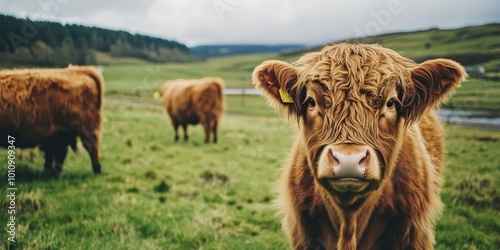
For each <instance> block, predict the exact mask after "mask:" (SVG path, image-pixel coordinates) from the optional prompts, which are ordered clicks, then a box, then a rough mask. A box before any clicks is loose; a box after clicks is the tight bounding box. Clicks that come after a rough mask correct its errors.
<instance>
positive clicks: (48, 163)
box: [42, 148, 54, 173]
mask: <svg viewBox="0 0 500 250" xmlns="http://www.w3.org/2000/svg"><path fill="white" fill-rule="evenodd" d="M42 151H43V153H44V154H45V163H44V165H43V168H44V169H45V172H46V173H49V172H52V162H53V161H54V154H53V153H52V152H51V150H50V149H48V148H44V149H42Z"/></svg>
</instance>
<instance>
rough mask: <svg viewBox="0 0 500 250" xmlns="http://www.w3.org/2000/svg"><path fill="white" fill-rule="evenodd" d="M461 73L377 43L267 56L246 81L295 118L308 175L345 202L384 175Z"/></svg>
mask: <svg viewBox="0 0 500 250" xmlns="http://www.w3.org/2000/svg"><path fill="white" fill-rule="evenodd" d="M465 76H466V74H465V72H464V70H463V68H462V66H460V65H459V64H457V63H455V62H453V61H450V60H445V59H438V60H433V61H427V62H424V63H422V64H420V65H417V64H415V63H414V62H412V61H411V60H408V59H406V58H404V57H402V56H400V55H399V54H397V53H396V52H394V51H392V50H389V49H385V48H383V47H381V46H379V45H361V44H356V45H354V44H352V45H351V44H338V45H333V46H327V47H325V48H324V49H323V50H322V51H320V52H315V53H309V54H307V55H305V56H303V57H302V58H301V59H299V60H298V61H297V62H296V64H294V65H293V66H292V65H290V64H288V63H286V62H282V61H266V62H264V63H262V64H261V65H259V66H258V67H256V68H255V70H254V73H253V83H254V85H255V86H256V88H257V89H260V90H262V91H263V93H264V95H265V96H266V97H267V99H268V100H269V102H270V105H271V106H273V107H274V108H276V109H278V110H281V111H282V112H284V113H286V114H288V116H290V117H294V118H297V121H298V123H299V126H300V128H301V129H300V131H301V133H302V136H303V139H304V142H305V147H306V149H307V161H308V165H309V168H310V170H311V172H312V173H313V176H314V178H315V179H316V181H317V182H318V183H319V184H321V186H323V187H324V188H325V189H326V190H327V191H328V192H329V193H330V194H332V196H333V197H334V198H336V201H337V202H338V203H339V204H342V205H346V206H348V205H351V204H354V203H355V202H356V201H358V200H359V199H360V198H362V197H364V196H365V195H366V194H368V193H369V192H370V191H373V190H375V189H377V188H378V187H379V185H380V184H381V183H382V182H383V181H384V180H385V179H387V177H388V176H390V175H391V172H392V171H393V169H394V167H395V165H396V164H395V163H396V159H397V156H398V154H399V152H400V148H401V145H402V140H403V137H404V133H405V132H406V131H407V129H408V128H409V127H410V126H412V124H414V123H415V122H417V121H418V120H419V118H420V117H421V116H422V115H423V114H425V113H426V112H427V111H429V110H430V109H431V108H433V107H434V106H436V105H439V103H441V102H442V100H443V99H444V98H445V97H446V96H448V95H449V94H450V93H451V92H452V91H453V89H454V88H455V87H456V86H458V85H459V84H460V82H461V81H462V80H463V79H464V78H465Z"/></svg>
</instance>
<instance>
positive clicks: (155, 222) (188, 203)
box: [0, 55, 500, 249]
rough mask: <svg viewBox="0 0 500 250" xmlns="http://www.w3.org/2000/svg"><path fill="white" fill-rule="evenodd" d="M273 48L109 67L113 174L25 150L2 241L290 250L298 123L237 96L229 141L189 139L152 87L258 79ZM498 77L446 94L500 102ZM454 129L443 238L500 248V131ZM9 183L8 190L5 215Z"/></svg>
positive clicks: (108, 164)
mask: <svg viewBox="0 0 500 250" xmlns="http://www.w3.org/2000/svg"><path fill="white" fill-rule="evenodd" d="M266 58H273V55H256V56H246V57H231V58H218V59H212V60H209V61H205V62H197V63H189V64H158V65H156V64H137V65H133V64H128V65H111V66H106V67H105V68H104V76H105V79H106V102H105V110H104V111H105V116H106V122H105V123H104V131H103V137H102V144H101V163H102V169H103V174H102V175H100V176H94V175H93V173H92V170H91V166H90V160H89V158H88V156H87V154H86V152H85V150H84V149H83V147H82V146H81V145H79V150H78V152H76V153H75V152H70V153H69V154H68V158H67V160H66V162H65V166H64V168H65V169H64V172H63V175H62V178H61V179H60V180H58V179H56V178H54V177H51V176H49V175H47V174H45V173H44V172H43V155H42V154H41V153H40V152H39V151H38V150H37V149H25V150H22V149H17V150H16V187H17V189H18V190H17V196H16V204H17V206H18V207H17V215H16V223H17V224H16V227H17V240H18V242H17V243H15V244H10V245H9V243H8V242H7V241H6V240H5V239H6V238H7V235H6V234H5V231H6V230H3V231H2V243H1V244H2V247H4V248H6V249H9V248H10V249H14V248H15V249H288V243H287V240H286V237H285V235H284V233H282V231H281V223H280V216H279V215H277V210H276V208H275V206H274V203H273V202H274V199H275V197H276V192H275V186H276V182H277V180H278V179H279V177H280V174H281V170H282V165H283V163H284V162H285V160H286V158H287V154H288V152H289V149H290V146H291V143H292V140H293V134H294V133H295V131H296V124H295V123H294V122H293V121H290V122H288V121H287V119H286V118H285V117H280V115H276V114H275V113H274V111H272V110H271V109H270V108H268V107H267V105H266V102H265V100H264V99H263V98H262V97H260V96H245V97H241V96H229V97H227V112H226V114H225V115H224V117H223V120H222V124H221V127H220V134H219V143H218V144H208V145H206V144H204V143H203V132H202V128H201V127H200V126H196V127H189V131H190V141H189V142H178V143H174V141H173V129H172V126H171V125H170V122H169V121H168V120H167V118H166V116H165V114H164V111H163V108H162V107H161V105H160V102H159V101H158V100H155V99H153V98H152V94H153V92H154V91H155V90H156V89H157V88H158V87H159V86H160V85H161V83H162V82H163V81H165V80H167V79H174V78H194V77H202V76H205V75H218V76H221V77H223V78H224V79H225V80H226V85H227V87H234V88H236V87H238V88H239V87H251V85H250V79H249V74H250V73H251V70H252V69H253V67H255V66H256V65H257V64H258V63H260V62H261V61H263V60H265V59H266ZM274 58H276V57H274ZM285 59H287V60H288V61H290V60H289V59H288V58H285ZM498 84H499V83H498V82H490V81H485V80H476V79H471V80H470V81H468V82H466V83H464V86H463V88H461V89H459V90H458V91H457V95H456V96H455V98H453V99H451V100H450V101H449V102H448V103H447V104H446V105H447V106H453V107H456V108H472V107H471V106H472V105H475V106H474V107H473V108H476V109H491V110H496V111H498V108H499V107H500V104H499V103H498V100H499V95H500V93H499V91H498V87H497V86H498ZM472 86H486V87H484V88H483V90H478V89H480V88H474V87H472ZM491 89H493V90H491ZM445 129H446V145H447V155H446V158H445V170H444V179H445V184H444V188H443V192H442V199H443V201H444V203H445V209H444V211H443V215H442V217H441V218H440V220H439V221H438V224H437V227H436V237H437V244H436V249H497V248H498V246H500V239H499V238H498V232H500V185H499V184H498V176H500V157H499V156H498V149H499V148H500V131H491V130H481V129H474V128H464V127H460V126H455V125H446V127H445ZM6 162H7V152H6V150H5V149H0V166H1V167H2V169H3V171H2V174H0V178H1V179H2V181H1V182H0V183H5V180H7V174H6V167H4V166H5V164H6ZM2 186H3V185H2ZM3 187H4V186H3ZM7 194H8V193H7V190H6V189H5V188H2V189H0V196H1V197H3V198H2V199H0V207H1V208H2V209H1V211H2V213H0V221H1V222H2V223H3V222H5V221H7V220H8V214H7V213H6V212H4V211H5V210H6V209H5V208H7V207H8V200H7V198H5V197H7Z"/></svg>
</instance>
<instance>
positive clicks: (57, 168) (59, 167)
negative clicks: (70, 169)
mask: <svg viewBox="0 0 500 250" xmlns="http://www.w3.org/2000/svg"><path fill="white" fill-rule="evenodd" d="M66 155H68V146H66V145H57V147H56V148H54V163H53V165H52V170H53V171H54V173H55V174H56V176H57V177H60V176H61V173H62V171H63V164H64V160H65V159H66Z"/></svg>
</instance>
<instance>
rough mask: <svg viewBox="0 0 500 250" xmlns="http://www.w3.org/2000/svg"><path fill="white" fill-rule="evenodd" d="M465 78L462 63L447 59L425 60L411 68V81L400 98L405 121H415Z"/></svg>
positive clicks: (440, 101)
mask: <svg viewBox="0 0 500 250" xmlns="http://www.w3.org/2000/svg"><path fill="white" fill-rule="evenodd" d="M466 78H467V73H465V70H464V68H463V67H462V65H460V64H458V63H457V62H454V61H452V60H447V59H435V60H429V61H425V62H423V63H421V64H420V65H418V66H417V67H415V68H413V69H412V70H411V82H410V84H409V85H408V86H407V89H406V93H405V94H404V96H403V99H402V103H403V105H404V115H405V116H406V119H407V122H408V123H413V122H416V121H418V119H419V118H420V117H421V116H422V115H423V114H425V113H426V112H428V111H429V110H430V109H432V108H434V107H437V106H439V105H440V104H441V103H442V102H443V101H445V100H446V98H447V97H449V96H450V95H451V94H453V92H454V90H455V88H456V87H458V86H460V84H461V83H462V82H463V81H464V80H465V79H466Z"/></svg>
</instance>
